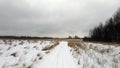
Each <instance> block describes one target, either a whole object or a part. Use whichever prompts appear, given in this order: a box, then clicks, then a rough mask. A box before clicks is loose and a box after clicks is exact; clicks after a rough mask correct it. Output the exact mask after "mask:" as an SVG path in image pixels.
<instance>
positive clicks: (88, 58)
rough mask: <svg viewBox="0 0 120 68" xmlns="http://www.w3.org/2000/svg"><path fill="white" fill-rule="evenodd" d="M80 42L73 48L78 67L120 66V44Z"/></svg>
mask: <svg viewBox="0 0 120 68" xmlns="http://www.w3.org/2000/svg"><path fill="white" fill-rule="evenodd" d="M79 44H80V45H78V46H76V47H73V48H72V50H71V51H72V55H73V56H74V58H75V61H76V64H78V68H120V46H115V45H103V44H95V43H79Z"/></svg>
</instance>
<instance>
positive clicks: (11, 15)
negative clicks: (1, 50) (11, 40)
mask: <svg viewBox="0 0 120 68" xmlns="http://www.w3.org/2000/svg"><path fill="white" fill-rule="evenodd" d="M119 7H120V0H0V35H16V36H23V35H25V36H52V37H66V36H68V35H78V36H80V37H83V36H86V35H88V33H89V30H90V29H92V28H93V27H95V26H96V25H98V24H99V23H100V22H103V23H104V22H105V21H106V20H108V19H109V18H110V17H111V16H112V15H113V14H114V13H115V11H116V10H117V9H118V8H119Z"/></svg>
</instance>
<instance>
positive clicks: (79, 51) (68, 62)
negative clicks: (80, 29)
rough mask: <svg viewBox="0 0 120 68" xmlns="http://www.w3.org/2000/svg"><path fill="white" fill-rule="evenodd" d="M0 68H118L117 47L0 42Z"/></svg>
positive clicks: (119, 66) (27, 41)
mask: <svg viewBox="0 0 120 68" xmlns="http://www.w3.org/2000/svg"><path fill="white" fill-rule="evenodd" d="M0 68H120V46H117V45H103V44H95V43H85V42H78V41H77V42H75V41H73V42H70V41H68V42H67V41H43V40H41V41H38V40H24V41H23V40H0Z"/></svg>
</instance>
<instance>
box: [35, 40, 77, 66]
mask: <svg viewBox="0 0 120 68" xmlns="http://www.w3.org/2000/svg"><path fill="white" fill-rule="evenodd" d="M33 68H77V65H76V64H75V62H74V60H73V56H72V55H71V53H70V48H69V47H68V43H67V42H61V43H60V44H59V45H58V46H57V47H56V48H55V49H54V50H53V51H52V52H51V53H50V54H49V55H47V56H45V57H44V58H43V60H41V61H39V62H37V63H35V65H33Z"/></svg>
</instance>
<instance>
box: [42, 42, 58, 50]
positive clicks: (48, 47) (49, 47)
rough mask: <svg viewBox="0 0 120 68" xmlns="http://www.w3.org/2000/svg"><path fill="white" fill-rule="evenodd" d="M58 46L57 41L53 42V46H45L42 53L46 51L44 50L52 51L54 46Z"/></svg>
mask: <svg viewBox="0 0 120 68" xmlns="http://www.w3.org/2000/svg"><path fill="white" fill-rule="evenodd" d="M58 44H59V42H58V41H55V42H54V44H53V45H50V46H46V47H44V48H43V49H42V51H46V50H51V49H53V48H54V47H55V46H57V45H58Z"/></svg>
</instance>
